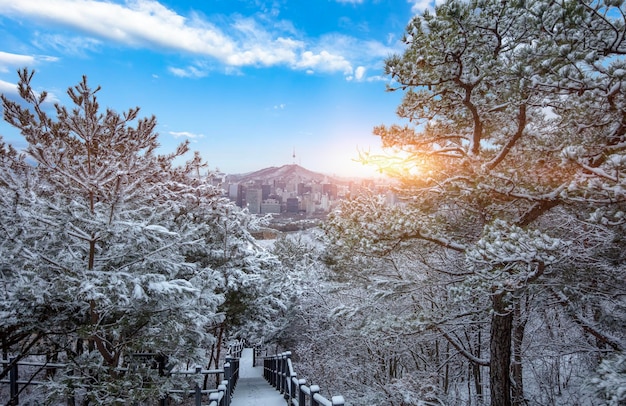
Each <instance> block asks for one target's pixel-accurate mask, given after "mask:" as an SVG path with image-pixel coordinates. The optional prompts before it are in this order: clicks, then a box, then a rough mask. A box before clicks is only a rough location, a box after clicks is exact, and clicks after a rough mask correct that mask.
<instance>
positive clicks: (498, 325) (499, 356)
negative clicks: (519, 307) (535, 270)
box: [489, 294, 513, 406]
mask: <svg viewBox="0 0 626 406" xmlns="http://www.w3.org/2000/svg"><path fill="white" fill-rule="evenodd" d="M503 296H504V295H503V294H494V295H493V296H492V298H491V301H492V304H493V316H492V317H491V346H490V355H491V358H490V364H489V383H490V387H491V406H512V403H511V380H510V378H509V370H510V368H511V334H512V328H513V313H511V312H510V311H509V310H507V309H506V303H505V302H504V298H503Z"/></svg>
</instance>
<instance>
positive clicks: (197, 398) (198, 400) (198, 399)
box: [195, 382, 202, 406]
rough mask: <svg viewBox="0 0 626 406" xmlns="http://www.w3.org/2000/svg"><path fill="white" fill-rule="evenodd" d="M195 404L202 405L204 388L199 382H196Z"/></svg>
mask: <svg viewBox="0 0 626 406" xmlns="http://www.w3.org/2000/svg"><path fill="white" fill-rule="evenodd" d="M195 405H196V406H202V388H200V385H199V384H198V382H196V388H195Z"/></svg>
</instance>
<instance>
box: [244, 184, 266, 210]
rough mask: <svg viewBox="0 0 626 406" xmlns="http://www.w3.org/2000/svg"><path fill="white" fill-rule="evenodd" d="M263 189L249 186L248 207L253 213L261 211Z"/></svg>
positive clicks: (247, 193)
mask: <svg viewBox="0 0 626 406" xmlns="http://www.w3.org/2000/svg"><path fill="white" fill-rule="evenodd" d="M261 195H262V192H261V189H253V188H249V189H247V190H246V207H247V208H248V211H249V212H250V213H251V214H260V213H261V202H262V201H263V199H262V198H261Z"/></svg>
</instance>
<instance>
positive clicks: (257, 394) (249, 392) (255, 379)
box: [230, 348, 286, 406]
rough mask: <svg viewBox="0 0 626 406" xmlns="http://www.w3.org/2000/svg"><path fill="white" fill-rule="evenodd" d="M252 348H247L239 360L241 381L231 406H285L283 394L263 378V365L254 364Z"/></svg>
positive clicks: (238, 383)
mask: <svg viewBox="0 0 626 406" xmlns="http://www.w3.org/2000/svg"><path fill="white" fill-rule="evenodd" d="M252 351H253V350H252V349H251V348H245V349H244V350H243V351H242V353H241V359H240V361H239V381H238V382H237V387H236V388H235V393H234V395H233V399H232V401H231V404H230V405H231V406H285V405H286V401H285V399H284V398H283V395H281V394H280V392H278V391H277V390H276V389H274V388H273V387H272V386H271V385H270V384H269V383H267V381H266V380H265V379H263V367H260V366H259V367H253V366H252Z"/></svg>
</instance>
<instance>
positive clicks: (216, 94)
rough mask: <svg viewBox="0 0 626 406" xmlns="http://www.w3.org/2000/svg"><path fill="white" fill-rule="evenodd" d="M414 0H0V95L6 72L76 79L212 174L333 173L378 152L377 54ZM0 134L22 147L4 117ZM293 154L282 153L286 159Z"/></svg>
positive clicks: (60, 95) (55, 91) (383, 108)
mask: <svg viewBox="0 0 626 406" xmlns="http://www.w3.org/2000/svg"><path fill="white" fill-rule="evenodd" d="M429 5H430V3H429V1H428V0H416V1H408V0H274V1H263V0H206V1H198V0H195V1H193V0H180V1H178V0H176V1H175V0H159V1H156V0H128V1H123V0H119V1H118V0H109V1H100V0H98V1H96V0H20V1H15V0H0V38H2V41H1V42H0V92H2V93H4V94H5V95H8V96H9V97H13V96H14V95H15V93H16V90H15V83H16V81H17V74H16V70H17V69H19V68H21V67H24V66H27V67H29V68H31V69H35V70H36V71H37V73H36V76H35V82H34V85H35V87H36V88H37V89H38V90H47V91H49V92H50V93H51V100H52V101H59V102H61V103H62V104H66V105H68V104H69V100H68V98H67V96H66V94H65V91H66V89H67V88H68V87H69V86H73V85H75V84H77V83H78V82H79V81H80V80H81V77H82V75H87V78H88V81H89V83H90V84H91V85H92V86H93V87H95V86H97V85H100V86H102V90H101V91H100V93H99V101H100V104H101V106H103V107H105V106H106V107H110V108H112V109H114V110H116V111H118V112H122V111H124V110H126V109H128V108H129V107H135V106H139V107H141V115H142V116H150V115H155V116H156V117H157V120H158V123H159V124H158V127H157V131H158V133H159V135H160V137H159V140H160V143H161V145H162V151H163V152H170V151H173V150H174V148H175V146H176V145H177V144H178V143H180V142H181V141H182V140H184V139H189V140H190V141H191V148H192V149H193V150H198V151H200V153H201V154H202V156H203V157H204V159H205V160H207V161H208V163H209V165H210V167H211V168H213V169H220V170H222V171H224V172H227V173H243V172H250V171H254V170H258V169H262V168H265V167H268V166H281V165H284V164H290V163H294V162H295V163H298V164H300V165H302V166H304V167H306V168H308V169H311V170H315V171H319V172H323V173H328V174H339V175H357V174H370V173H373V170H372V169H370V168H367V167H363V166H362V165H361V164H358V163H355V162H353V159H354V158H356V157H357V156H358V150H371V151H377V150H379V149H380V148H379V145H380V141H379V139H378V138H377V137H375V136H373V135H372V128H373V127H374V126H376V125H379V124H393V123H402V121H401V120H399V119H398V118H397V116H396V115H395V111H396V107H397V106H398V105H399V103H400V101H401V96H402V95H401V94H400V93H399V92H392V93H390V92H385V85H386V84H387V83H389V78H388V77H384V76H383V62H384V60H385V58H387V57H388V56H389V55H391V54H394V53H399V52H402V49H403V48H402V44H401V43H400V41H399V40H400V39H401V37H402V34H403V32H404V28H405V26H406V24H407V23H408V21H409V19H410V18H411V16H412V15H414V14H415V13H419V12H421V11H423V10H424V9H425V8H426V7H429ZM0 135H2V136H3V137H4V139H5V141H6V142H9V143H11V144H13V145H15V146H16V147H18V148H19V147H23V146H24V144H23V141H22V140H21V138H20V136H19V134H17V132H16V131H15V130H14V129H12V128H11V127H10V126H8V125H7V124H6V123H5V122H1V123H0ZM294 148H295V154H296V158H295V159H294V158H293V156H292V154H293V150H294Z"/></svg>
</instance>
